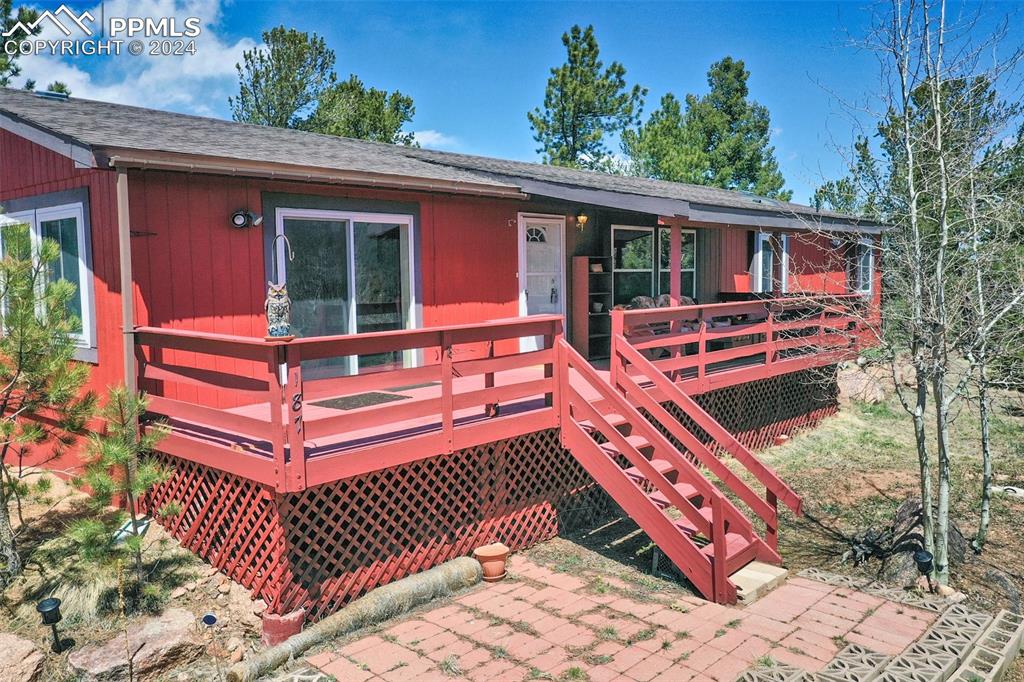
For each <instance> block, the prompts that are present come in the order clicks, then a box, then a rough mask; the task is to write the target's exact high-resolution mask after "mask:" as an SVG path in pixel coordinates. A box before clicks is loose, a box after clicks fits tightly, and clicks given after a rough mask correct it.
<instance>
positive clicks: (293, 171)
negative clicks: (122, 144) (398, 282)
mask: <svg viewBox="0 0 1024 682" xmlns="http://www.w3.org/2000/svg"><path fill="white" fill-rule="evenodd" d="M97 156H98V157H101V158H102V160H104V161H105V162H106V164H107V165H108V166H110V167H112V168H138V169H144V170H167V171H177V172H186V173H206V174H210V175H239V176H244V177H255V178H267V179H272V180H289V181H298V182H320V183H325V184H332V185H354V186H359V187H375V188H385V189H398V190H416V191H424V192H442V193H446V194H469V195H473V196H486V197H499V198H505V199H526V198H527V195H526V194H524V193H523V192H522V191H521V190H520V188H519V187H515V186H507V187H503V186H499V185H493V184H488V183H485V182H481V183H473V182H466V181H460V180H439V179H435V178H420V177H414V176H406V175H392V174H387V173H369V172H365V171H345V170H337V169H330V168H320V167H311V166H301V165H297V164H287V163H268V162H258V161H243V160H239V159H231V158H225V157H214V156H197V155H194V154H174V153H169V152H153V151H141V150H137V149H120V148H114V147H105V148H102V149H98V150H97Z"/></svg>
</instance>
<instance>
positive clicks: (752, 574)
mask: <svg viewBox="0 0 1024 682" xmlns="http://www.w3.org/2000/svg"><path fill="white" fill-rule="evenodd" d="M788 575H789V571H788V570H786V569H785V568H782V567H781V566H773V565H772V564H766V563H764V562H762V561H751V562H750V563H749V564H747V565H746V566H744V567H743V568H741V569H740V570H738V571H736V572H735V573H733V574H732V575H730V576H729V580H731V581H732V582H733V584H734V585H736V597H737V599H738V600H739V603H740V604H744V605H748V604H752V603H754V602H755V601H757V600H758V599H760V598H761V597H763V596H764V595H766V594H768V593H769V592H771V591H772V590H774V589H775V588H776V587H778V586H779V585H781V584H782V583H784V582H786V577H787V576H788Z"/></svg>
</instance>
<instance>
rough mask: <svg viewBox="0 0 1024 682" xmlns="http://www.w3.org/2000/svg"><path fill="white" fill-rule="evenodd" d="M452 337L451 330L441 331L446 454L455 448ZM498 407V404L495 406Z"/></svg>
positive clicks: (442, 407)
mask: <svg viewBox="0 0 1024 682" xmlns="http://www.w3.org/2000/svg"><path fill="white" fill-rule="evenodd" d="M452 363H453V359H452V337H451V334H450V333H449V332H442V333H441V432H442V433H443V434H444V441H445V443H446V447H447V449H446V451H445V452H446V454H450V453H452V452H453V451H454V448H455V415H454V409H455V398H454V385H453V384H454V381H455V376H454V372H453V368H452ZM495 409H497V406H495Z"/></svg>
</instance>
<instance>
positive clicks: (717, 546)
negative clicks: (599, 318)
mask: <svg viewBox="0 0 1024 682" xmlns="http://www.w3.org/2000/svg"><path fill="white" fill-rule="evenodd" d="M559 344H560V349H561V350H562V352H563V358H564V359H565V361H564V363H563V365H564V367H565V370H568V369H575V370H576V372H577V373H578V374H579V375H580V377H581V378H583V379H584V380H586V381H587V383H589V384H590V385H591V387H592V388H594V389H595V390H596V391H597V392H598V393H599V394H600V395H601V397H603V398H604V399H605V400H606V401H608V403H609V404H611V405H613V406H614V407H615V409H617V410H619V413H620V414H624V415H634V414H635V415H636V424H634V426H639V427H640V428H641V429H643V430H644V431H645V433H644V436H645V437H646V438H647V439H648V441H650V443H651V444H652V445H653V446H654V447H655V450H656V451H658V452H661V453H662V454H663V455H667V456H668V458H669V459H670V460H672V462H673V464H675V465H677V470H679V471H680V472H682V471H686V472H687V473H689V474H690V476H689V477H688V481H690V482H691V483H692V484H693V486H694V488H696V490H697V492H698V493H700V494H701V495H702V496H703V497H704V499H705V500H708V501H709V502H710V503H711V507H712V519H711V522H710V524H709V525H710V527H709V528H708V532H707V533H705V535H706V537H707V538H708V539H709V540H710V541H711V543H712V544H713V545H714V552H715V556H716V557H721V558H722V561H721V562H717V561H716V562H715V563H724V562H725V557H726V556H727V545H726V537H725V535H724V534H723V535H721V536H717V535H716V534H715V533H714V528H715V523H716V519H715V510H716V509H717V510H718V513H723V514H727V515H728V517H729V521H730V522H736V521H740V519H743V520H746V521H747V523H748V524H749V519H746V517H745V516H744V515H743V513H742V512H740V510H739V509H737V508H736V507H735V505H733V504H732V502H731V501H730V500H729V499H728V498H727V497H725V495H723V494H722V491H721V490H719V489H718V488H717V487H716V486H715V485H714V484H712V483H711V481H709V480H708V479H707V478H706V477H705V476H704V474H702V473H701V472H700V470H699V469H698V468H697V467H696V466H695V465H694V464H693V462H691V461H690V460H688V459H686V458H685V457H683V456H682V455H681V454H680V453H679V451H678V450H677V449H676V447H675V446H674V445H672V443H671V442H669V440H668V439H667V438H666V437H665V436H664V434H662V433H661V432H660V431H658V430H657V429H656V428H654V426H653V425H652V424H651V423H650V422H649V421H647V419H646V418H644V417H643V415H641V414H640V413H639V412H637V410H636V408H635V407H633V406H632V405H631V404H630V403H629V401H627V400H626V399H625V398H624V397H623V396H622V395H621V394H620V393H619V392H618V391H617V390H615V389H614V388H613V387H612V385H611V384H610V383H608V382H607V381H605V380H604V379H602V378H601V377H600V376H599V375H598V373H597V370H595V369H594V367H593V366H592V365H591V364H590V363H589V362H588V361H587V360H586V359H585V358H584V357H583V356H582V355H580V354H579V353H578V352H577V351H576V349H575V348H573V347H572V346H570V345H569V344H568V343H567V342H566V341H565V340H564V339H559ZM568 385H569V382H568V378H566V386H568ZM569 388H570V392H571V394H573V395H576V396H577V397H578V398H579V399H580V401H581V402H582V403H583V404H584V405H585V407H584V410H586V411H593V413H595V414H598V415H599V416H600V413H599V412H597V410H596V408H594V407H593V406H592V405H590V403H589V402H588V401H586V400H584V399H583V397H582V396H580V395H579V393H578V392H577V391H575V390H574V389H572V388H571V386H569ZM602 421H604V420H603V419H602ZM631 423H632V422H631ZM605 424H607V422H605ZM611 430H612V431H614V432H615V433H616V434H618V431H617V430H616V429H611ZM604 435H605V437H606V438H607V437H608V436H609V435H611V434H607V433H606V434H604ZM618 435H619V437H620V438H622V441H623V442H624V443H626V444H627V445H628V442H626V441H625V437H623V436H622V435H621V434H618ZM629 447H630V448H632V446H629ZM633 449H634V450H635V448H633ZM638 454H639V453H638ZM641 458H642V459H646V458H644V457H643V456H642V455H641ZM634 465H635V463H634ZM651 469H652V471H653V472H654V473H655V478H653V479H648V480H651V481H652V482H654V483H655V487H656V488H658V490H660V491H661V492H662V493H663V494H665V495H666V497H669V499H670V500H671V499H672V497H671V494H673V493H674V494H675V495H677V496H679V497H680V498H682V496H681V495H679V492H678V491H677V490H676V489H675V488H674V487H673V486H672V484H671V482H670V481H669V480H668V479H667V478H665V476H664V475H663V474H661V473H659V472H658V471H657V470H656V469H654V468H653V467H651ZM645 476H646V474H645ZM662 484H664V485H665V486H667V488H668V489H667V490H665V489H663V487H662ZM669 491H671V493H670V492H669ZM682 499H683V500H685V498H682ZM685 501H686V504H684V505H683V506H682V507H680V506H679V505H678V504H676V503H675V502H673V505H674V506H676V507H677V508H678V509H679V511H681V512H682V513H684V514H686V515H687V518H690V514H689V513H688V512H689V511H690V510H692V511H693V512H694V515H695V516H696V517H697V518H699V519H700V520H701V522H698V521H697V520H696V519H695V518H690V520H691V521H693V522H694V523H695V524H699V525H704V524H706V523H708V521H707V519H705V518H704V516H703V515H701V514H700V513H699V512H698V511H697V509H696V508H695V507H694V506H693V505H692V503H690V502H689V500H685ZM730 512H731V513H730ZM720 520H721V521H723V522H724V518H722V519H720ZM740 523H741V525H742V521H740Z"/></svg>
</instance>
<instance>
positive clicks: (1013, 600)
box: [985, 568, 1022, 613]
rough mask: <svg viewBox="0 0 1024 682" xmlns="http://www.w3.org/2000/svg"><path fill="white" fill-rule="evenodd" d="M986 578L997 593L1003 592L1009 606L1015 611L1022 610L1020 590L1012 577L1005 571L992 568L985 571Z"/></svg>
mask: <svg viewBox="0 0 1024 682" xmlns="http://www.w3.org/2000/svg"><path fill="white" fill-rule="evenodd" d="M985 580H986V581H987V582H988V583H989V585H991V586H992V588H993V589H994V590H995V591H996V592H997V593H999V594H1001V595H1002V596H1003V597H1004V598H1005V599H1006V601H1007V602H1008V606H1007V608H1009V609H1010V610H1011V611H1013V612H1014V613H1020V612H1021V610H1022V604H1021V595H1020V590H1019V589H1018V588H1017V585H1016V584H1015V583H1014V580H1013V578H1012V577H1010V576H1009V575H1008V574H1007V573H1004V572H1003V571H1000V570H998V569H995V568H990V569H988V570H987V571H985Z"/></svg>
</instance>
